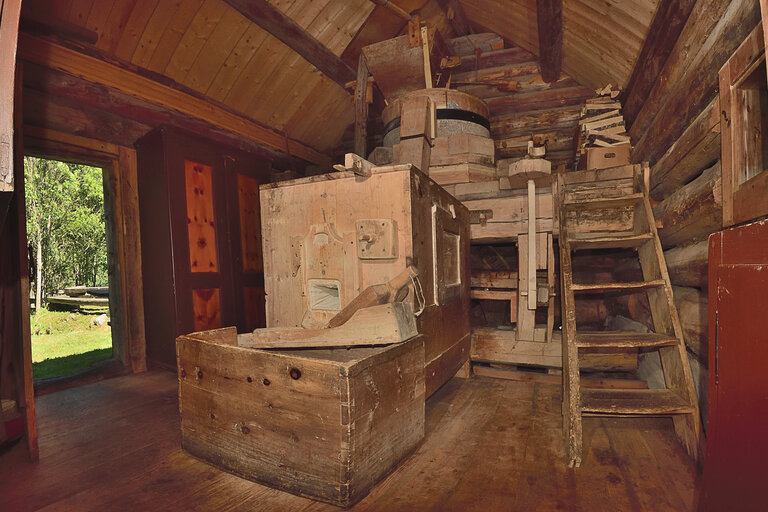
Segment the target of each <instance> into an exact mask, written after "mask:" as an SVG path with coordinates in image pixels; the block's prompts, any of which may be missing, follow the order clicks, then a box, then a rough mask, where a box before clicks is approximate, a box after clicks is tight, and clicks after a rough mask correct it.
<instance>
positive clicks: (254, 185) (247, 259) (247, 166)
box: [225, 158, 266, 332]
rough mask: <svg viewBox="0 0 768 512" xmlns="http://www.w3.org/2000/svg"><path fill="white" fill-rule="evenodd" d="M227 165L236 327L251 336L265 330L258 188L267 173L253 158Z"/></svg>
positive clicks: (229, 160) (227, 163) (235, 160)
mask: <svg viewBox="0 0 768 512" xmlns="http://www.w3.org/2000/svg"><path fill="white" fill-rule="evenodd" d="M225 165H226V167H227V170H228V173H227V175H228V179H229V184H228V185H227V194H228V195H227V204H228V206H229V220H230V222H229V226H230V237H231V240H230V243H231V246H232V276H233V279H234V295H235V302H236V310H237V323H236V325H237V330H238V331H239V332H248V331H252V330H253V329H255V328H257V327H264V326H266V312H265V294H264V258H263V256H262V245H261V207H260V205H259V184H260V183H261V181H262V180H263V178H264V176H265V175H266V172H265V169H264V165H262V164H260V163H259V162H257V161H254V159H250V158H238V159H231V158H227V159H226V160H225Z"/></svg>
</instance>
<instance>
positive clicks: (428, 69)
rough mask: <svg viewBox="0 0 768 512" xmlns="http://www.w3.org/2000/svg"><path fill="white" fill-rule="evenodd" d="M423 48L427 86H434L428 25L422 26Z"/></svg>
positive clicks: (428, 87) (429, 87)
mask: <svg viewBox="0 0 768 512" xmlns="http://www.w3.org/2000/svg"><path fill="white" fill-rule="evenodd" d="M421 48H422V50H423V51H424V82H426V88H427V89H431V88H432V64H431V63H430V62H429V31H428V30H427V26H426V25H424V26H423V27H421Z"/></svg>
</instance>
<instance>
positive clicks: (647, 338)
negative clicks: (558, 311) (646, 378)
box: [575, 331, 677, 348]
mask: <svg viewBox="0 0 768 512" xmlns="http://www.w3.org/2000/svg"><path fill="white" fill-rule="evenodd" d="M575 339H576V346H578V347H592V348H608V347H616V348H630V347H668V346H673V345H675V344H677V338H675V337H674V336H669V335H668V334H657V333H641V332H632V331H624V332H618V331H617V332H604V331H595V332H585V331H579V332H577V333H576V337H575Z"/></svg>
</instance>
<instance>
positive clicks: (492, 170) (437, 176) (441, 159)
mask: <svg viewBox="0 0 768 512" xmlns="http://www.w3.org/2000/svg"><path fill="white" fill-rule="evenodd" d="M495 152H496V148H495V147H494V145H493V139H491V138H490V137H484V136H482V135H472V134H469V133H457V134H455V135H451V136H448V137H437V138H435V140H434V145H433V146H432V149H431V151H430V163H429V177H430V178H432V179H433V180H435V182H437V183H438V184H440V185H443V186H445V185H455V184H469V183H486V182H490V181H495V180H496V166H495V165H494V164H495V162H496V158H495Z"/></svg>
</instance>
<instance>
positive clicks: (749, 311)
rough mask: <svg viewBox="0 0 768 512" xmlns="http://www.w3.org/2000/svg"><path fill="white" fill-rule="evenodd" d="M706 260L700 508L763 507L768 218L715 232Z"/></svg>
mask: <svg viewBox="0 0 768 512" xmlns="http://www.w3.org/2000/svg"><path fill="white" fill-rule="evenodd" d="M709 264H710V281H709V286H710V303H709V304H710V338H709V339H710V350H709V417H708V428H707V457H706V460H705V465H704V479H703V489H702V495H701V506H700V510H702V511H720V510H737V509H738V510H740V511H743V512H748V511H757V510H765V497H764V489H763V487H764V486H765V482H767V481H768V467H767V466H766V463H765V458H766V455H768V436H766V432H768V381H766V377H765V375H766V369H767V368H768V329H766V323H765V314H766V311H768V221H763V222H758V223H754V224H750V225H747V226H743V227H740V228H734V229H730V230H727V231H724V232H722V233H716V234H715V235H713V236H712V237H711V238H710V261H709Z"/></svg>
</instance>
